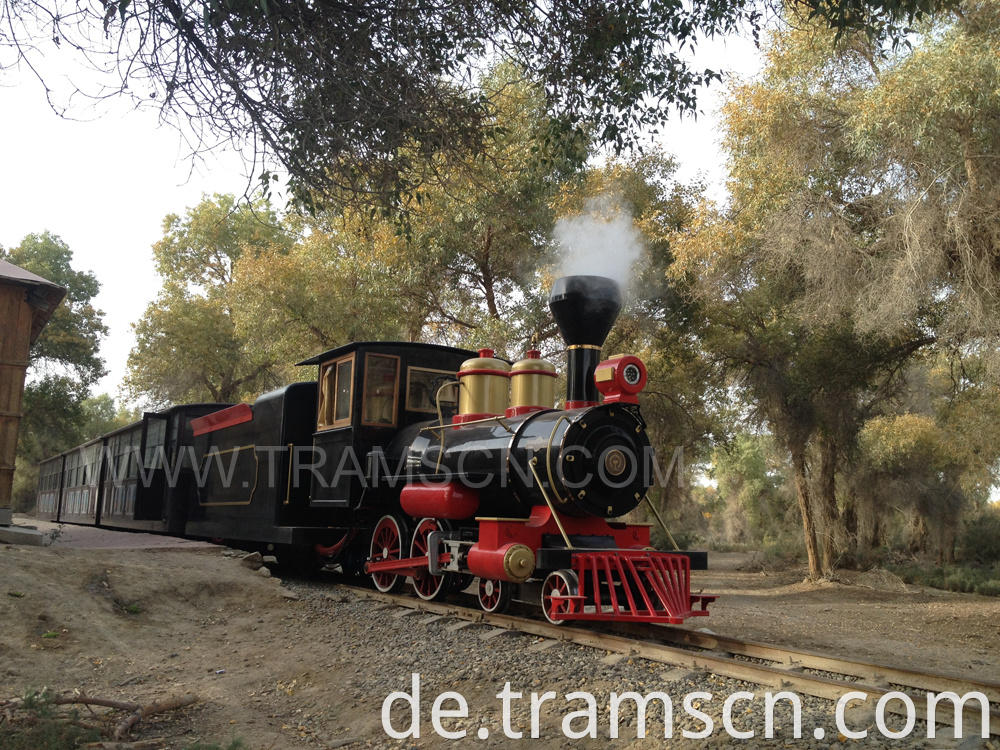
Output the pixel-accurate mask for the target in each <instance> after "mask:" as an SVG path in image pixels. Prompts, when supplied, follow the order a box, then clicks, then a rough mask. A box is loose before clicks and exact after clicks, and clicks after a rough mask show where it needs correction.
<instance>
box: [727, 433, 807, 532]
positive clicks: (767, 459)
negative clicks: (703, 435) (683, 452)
mask: <svg viewBox="0 0 1000 750" xmlns="http://www.w3.org/2000/svg"><path fill="white" fill-rule="evenodd" d="M790 468H791V467H790V466H789V465H788V462H787V461H786V460H784V457H783V455H782V452H781V451H779V450H778V449H777V446H776V445H775V444H774V441H773V439H772V438H771V436H769V435H766V434H757V435H754V434H747V433H740V434H737V435H735V436H734V437H733V439H732V440H731V441H730V442H729V443H728V444H726V445H724V446H720V447H718V448H716V449H715V451H714V452H713V456H712V473H711V476H712V478H713V479H714V480H715V481H716V483H717V485H718V498H719V501H720V502H719V504H718V508H717V510H716V511H715V513H714V514H713V520H715V523H714V524H713V526H714V528H715V530H716V534H717V535H718V537H717V538H719V539H720V540H722V541H725V542H727V543H730V544H732V543H751V544H761V543H765V542H768V541H769V540H775V539H776V538H778V537H780V536H782V534H783V532H784V530H785V529H786V528H787V526H788V518H789V515H790V513H794V512H795V511H796V507H795V494H794V492H795V490H794V487H792V486H790V482H789V481H788V479H787V478H786V477H787V476H788V474H790ZM792 517H793V518H794V515H793V516H792ZM716 519H717V520H716Z"/></svg>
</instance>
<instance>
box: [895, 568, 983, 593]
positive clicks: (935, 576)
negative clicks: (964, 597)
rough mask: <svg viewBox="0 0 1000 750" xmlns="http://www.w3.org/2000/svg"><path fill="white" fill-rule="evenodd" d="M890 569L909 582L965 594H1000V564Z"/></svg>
mask: <svg viewBox="0 0 1000 750" xmlns="http://www.w3.org/2000/svg"><path fill="white" fill-rule="evenodd" d="M890 570H891V571H892V572H893V573H895V574H896V575H898V576H899V577H900V578H902V579H903V580H904V581H906V582H907V583H912V584H916V585H918V586H930V587H932V588H936V589H945V590H946V591H958V592H961V593H964V594H982V595H983V596H1000V565H994V566H993V567H970V566H967V565H963V566H958V565H947V566H942V567H937V568H930V569H924V568H917V567H903V566H890Z"/></svg>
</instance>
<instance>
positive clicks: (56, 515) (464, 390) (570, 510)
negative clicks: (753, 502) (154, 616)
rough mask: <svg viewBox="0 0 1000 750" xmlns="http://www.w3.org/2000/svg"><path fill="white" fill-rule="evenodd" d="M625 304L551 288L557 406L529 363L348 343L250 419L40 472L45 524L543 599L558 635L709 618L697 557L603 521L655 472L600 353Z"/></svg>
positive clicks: (205, 415)
mask: <svg viewBox="0 0 1000 750" xmlns="http://www.w3.org/2000/svg"><path fill="white" fill-rule="evenodd" d="M620 307H621V297H620V291H619V289H618V286H617V284H615V283H614V282H613V281H611V280H609V279H605V278H602V277H594V276H570V277H565V278H562V279H559V280H557V281H556V282H555V285H554V287H553V290H552V295H551V299H550V308H551V310H552V313H553V315H554V317H555V320H556V323H557V325H558V327H559V329H560V331H561V333H562V334H563V337H564V338H565V340H566V344H567V351H568V371H569V372H568V383H567V399H566V408H565V409H555V408H553V404H554V401H555V399H554V383H555V379H556V377H557V373H556V371H555V368H554V367H553V366H552V365H551V364H550V363H548V362H547V361H545V360H543V359H541V358H540V356H539V353H538V352H537V351H529V352H528V353H527V355H526V356H525V358H524V359H522V360H520V361H518V362H515V363H513V364H511V363H509V362H507V361H504V360H502V359H497V358H495V357H494V356H493V352H492V351H490V350H488V349H482V350H480V351H479V352H471V351H467V350H464V349H456V348H452V347H445V346H438V345H433V344H419V343H384V342H366V343H352V344H347V345H345V346H341V347H338V348H336V349H333V350H331V351H328V352H325V353H323V354H321V355H318V356H316V357H313V358H311V359H309V360H306V361H304V362H301V363H299V364H300V365H306V366H307V365H314V366H317V367H318V377H317V380H316V381H313V382H307V383H295V384H292V385H289V386H286V387H284V388H281V389H279V390H277V391H273V392H271V393H267V394H265V395H263V396H261V397H260V398H258V399H257V401H256V402H255V403H254V404H253V405H252V406H250V405H247V404H236V405H196V406H182V407H175V408H174V409H171V410H168V411H166V412H160V413H150V414H146V415H144V418H143V420H142V422H140V423H138V424H136V425H133V426H131V427H129V428H126V429H125V430H121V431H119V432H117V433H113V434H112V435H108V436H105V437H104V438H99V439H98V440H96V441H93V442H92V443H90V444H88V445H86V446H82V447H81V448H78V449H76V450H75V451H70V452H69V453H67V454H64V455H63V456H59V457H56V458H54V459H50V460H49V461H47V462H45V463H44V464H43V465H42V469H41V473H40V482H39V502H38V511H39V514H40V515H43V516H47V517H50V518H53V519H58V520H60V521H63V520H65V521H75V522H84V523H95V524H99V525H102V526H110V527H114V528H142V529H146V530H151V531H161V532H169V533H174V534H182V535H184V536H189V537H195V538H203V539H214V540H220V541H221V540H225V541H226V542H227V543H229V544H232V545H234V546H239V547H243V548H247V549H259V550H266V551H271V552H274V553H275V554H276V555H277V556H278V558H279V560H280V561H282V562H284V563H296V564H300V565H309V564H320V563H326V564H339V565H340V566H341V567H342V569H343V570H344V571H346V572H349V573H355V574H358V575H370V576H371V578H372V580H373V582H374V585H375V586H376V587H377V588H378V589H380V590H382V591H387V592H388V591H398V590H399V589H400V588H402V587H403V586H404V585H405V581H406V580H407V579H409V580H411V582H412V586H413V588H414V590H415V591H416V593H417V595H419V596H420V597H422V598H425V599H435V598H439V597H442V596H445V595H446V594H448V593H449V592H451V591H455V590H462V589H465V588H466V587H468V586H469V585H470V584H471V583H472V582H473V581H474V580H478V584H477V587H476V590H477V592H478V597H479V601H480V604H481V606H482V607H483V609H485V610H487V611H490V612H496V611H502V610H503V609H504V608H505V607H506V606H507V604H508V603H509V602H510V601H511V600H512V598H516V599H519V600H524V601H533V602H540V603H541V604H542V607H543V612H544V614H545V616H546V617H547V618H548V619H549V620H550V621H552V622H565V621H567V620H579V619H598V620H644V621H654V622H671V623H678V622H682V621H683V620H684V619H686V618H688V617H691V616H696V615H707V614H708V611H707V608H708V604H709V603H710V602H711V601H712V600H713V599H714V597H712V596H692V595H691V592H690V570H691V565H692V560H693V561H694V562H695V565H696V566H701V565H703V564H704V556H703V554H701V555H700V554H699V553H680V552H678V553H665V552H658V551H655V550H653V549H651V548H650V547H649V532H650V528H649V525H648V524H637V523H623V522H618V521H615V520H613V519H617V518H619V517H621V516H623V515H625V514H627V513H628V512H630V511H632V510H634V509H635V508H636V507H637V506H638V505H639V503H640V502H641V501H642V500H643V498H644V497H645V495H646V491H647V490H648V488H649V487H650V486H651V484H652V477H653V472H652V470H651V467H652V462H653V459H654V457H653V454H652V450H651V447H650V443H649V440H648V438H647V436H646V429H645V423H644V421H643V419H642V415H641V413H640V410H639V405H638V397H637V396H638V393H639V392H640V391H641V390H642V389H643V387H644V386H645V383H646V370H645V367H644V365H643V364H642V362H641V361H640V360H639V359H638V358H636V357H633V356H630V355H621V356H616V357H613V358H611V359H608V360H602V357H601V346H602V345H603V343H604V340H605V338H606V337H607V334H608V332H609V331H610V329H611V326H612V325H613V323H614V320H615V318H616V317H617V315H618V312H619V310H620ZM599 394H600V396H603V399H601V398H600V396H599ZM82 464H85V465H86V466H87V467H88V469H87V470H86V471H84V472H83V475H82V476H78V474H80V471H79V469H78V466H80V465H82ZM81 482H82V483H83V484H82V485H81ZM84 485H85V489H86V498H87V500H86V502H85V503H84V505H85V506H86V510H85V512H82V513H81V512H80V511H81V508H80V503H79V502H77V501H76V500H75V499H74V498H78V497H79V494H78V493H79V492H80V491H82V488H83V486H84Z"/></svg>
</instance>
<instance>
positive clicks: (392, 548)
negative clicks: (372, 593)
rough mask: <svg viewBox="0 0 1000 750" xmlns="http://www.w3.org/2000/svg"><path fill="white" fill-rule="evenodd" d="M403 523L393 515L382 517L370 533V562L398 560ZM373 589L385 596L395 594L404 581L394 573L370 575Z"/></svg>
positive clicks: (401, 542) (403, 530) (403, 529)
mask: <svg viewBox="0 0 1000 750" xmlns="http://www.w3.org/2000/svg"><path fill="white" fill-rule="evenodd" d="M404 533H405V527H404V526H403V522H402V521H400V520H399V519H398V518H396V517H395V516H393V515H386V516H382V517H381V518H380V519H379V521H378V523H377V524H375V531H373V532H372V544H371V555H370V557H369V559H370V560H371V562H382V561H383V560H399V559H400V558H401V552H402V548H403V535H404ZM372 581H374V582H375V588H377V589H378V590H379V591H381V592H383V593H386V594H397V593H399V591H400V590H401V589H402V588H403V584H404V583H405V582H406V579H405V578H404V577H403V576H399V575H396V574H395V573H372Z"/></svg>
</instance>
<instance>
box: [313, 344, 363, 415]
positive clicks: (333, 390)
mask: <svg viewBox="0 0 1000 750" xmlns="http://www.w3.org/2000/svg"><path fill="white" fill-rule="evenodd" d="M353 379H354V356H353V355H351V356H350V357H346V358H345V359H338V360H335V361H333V362H327V363H326V364H324V365H323V366H322V367H320V375H319V409H318V414H319V416H318V418H317V427H318V428H319V429H320V430H325V429H328V428H330V427H340V426H341V425H346V424H349V423H350V421H351V385H352V381H353Z"/></svg>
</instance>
